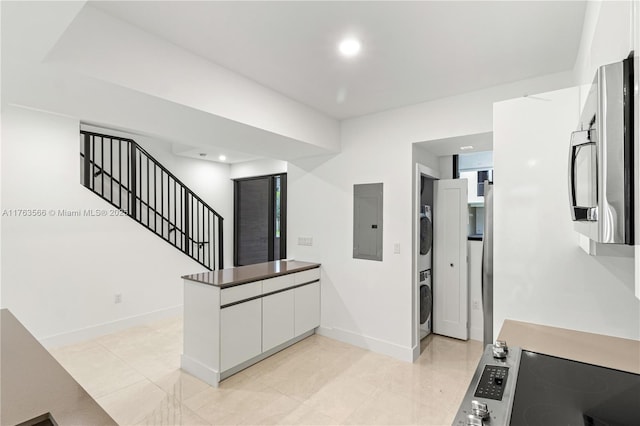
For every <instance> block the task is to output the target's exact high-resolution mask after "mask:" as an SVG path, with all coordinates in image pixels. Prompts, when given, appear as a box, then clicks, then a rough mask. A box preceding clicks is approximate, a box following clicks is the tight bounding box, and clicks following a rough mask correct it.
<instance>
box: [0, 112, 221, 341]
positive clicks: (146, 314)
mask: <svg viewBox="0 0 640 426" xmlns="http://www.w3.org/2000/svg"><path fill="white" fill-rule="evenodd" d="M78 129H79V123H78V120H76V119H72V118H67V117H62V116H58V115H53V114H47V113H42V112H36V111H31V110H26V109H21V108H16V107H4V108H3V111H2V208H3V209H45V210H46V211H49V210H54V211H57V210H58V209H67V210H76V209H81V210H83V209H109V208H110V205H109V204H108V203H106V202H105V201H103V200H101V199H99V198H98V197H97V196H96V195H95V194H93V193H91V192H90V191H89V190H87V189H86V188H84V187H83V186H82V185H81V184H80V169H79V166H80V161H79V147H80V145H79V140H80V138H79V134H78ZM136 139H138V140H139V141H140V142H141V144H142V145H143V146H144V147H145V149H148V150H149V151H150V153H152V154H153V155H154V156H156V157H157V158H158V159H159V160H160V161H162V162H163V163H165V165H166V166H167V167H168V168H169V169H170V170H171V171H173V172H174V173H175V174H176V175H177V176H178V177H179V178H180V179H182V180H183V181H184V182H185V184H187V185H190V186H191V187H192V189H194V191H195V192H196V193H199V194H200V195H201V196H202V198H203V199H204V200H205V201H207V202H208V203H209V204H210V205H212V206H213V207H214V208H216V209H218V210H219V212H220V213H221V214H222V215H223V216H224V217H225V218H228V219H230V211H231V188H232V186H231V181H230V180H229V172H228V166H227V165H220V164H216V163H212V162H205V161H198V160H191V159H185V158H179V157H174V156H172V155H171V154H169V145H168V144H166V143H157V144H155V143H152V142H151V141H150V140H148V139H146V138H141V137H136ZM225 222H228V223H226V224H225V225H226V227H227V228H226V229H225V230H226V231H227V232H225V235H226V238H230V237H231V232H230V231H229V229H230V228H228V226H229V225H230V224H231V222H232V220H227V221H225ZM228 247H230V246H229V244H228V243H227V245H226V249H227V250H228ZM2 255H3V257H2V265H1V266H2V284H3V285H2V306H3V307H6V308H9V309H10V310H12V311H13V312H14V314H15V315H16V316H17V317H18V318H19V319H20V320H21V321H22V322H23V323H24V324H25V326H26V327H27V328H28V329H29V330H30V331H31V332H32V333H33V334H34V335H35V336H36V337H37V338H39V339H44V340H45V342H47V343H49V344H53V345H55V344H62V343H66V342H70V341H73V340H76V339H83V338H88V337H91V336H93V335H95V334H97V333H102V332H108V331H111V330H114V329H117V328H119V327H124V326H130V325H131V324H134V323H136V322H139V321H143V320H146V319H153V318H157V317H158V316H163V315H171V314H177V313H179V312H180V311H181V304H182V280H181V279H180V276H181V275H184V274H189V273H194V272H200V271H202V270H203V267H202V266H200V265H199V264H198V263H196V262H194V261H192V260H191V259H189V258H188V257H187V256H185V255H183V254H182V253H180V252H179V251H178V250H176V249H175V248H174V247H172V246H170V245H169V244H168V243H166V242H164V241H162V240H161V239H160V238H158V237H157V236H155V235H153V234H152V233H151V232H149V231H147V230H145V229H144V228H142V227H141V226H140V225H139V224H137V223H135V222H134V221H133V220H131V219H130V218H128V217H126V216H125V217H57V216H53V215H51V214H48V215H47V216H46V217H40V218H34V217H4V218H3V221H2ZM226 257H227V259H230V251H226ZM116 293H121V294H122V303H120V304H114V295H115V294H116Z"/></svg>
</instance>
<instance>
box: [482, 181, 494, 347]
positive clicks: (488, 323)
mask: <svg viewBox="0 0 640 426" xmlns="http://www.w3.org/2000/svg"><path fill="white" fill-rule="evenodd" d="M482 313H483V316H484V322H483V330H484V339H483V340H484V345H485V346H486V345H487V344H489V343H493V182H490V181H488V180H486V181H485V182H484V233H483V236H482Z"/></svg>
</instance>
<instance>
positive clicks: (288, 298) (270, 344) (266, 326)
mask: <svg viewBox="0 0 640 426" xmlns="http://www.w3.org/2000/svg"><path fill="white" fill-rule="evenodd" d="M293 293H294V290H287V291H283V292H281V293H276V294H272V295H271V296H266V297H263V298H262V351H263V352H266V351H268V350H269V349H272V348H275V347H276V346H278V345H280V344H282V343H284V342H286V341H287V340H290V339H293V337H294V336H295V334H294V330H293V315H294V313H293V304H294V294H293Z"/></svg>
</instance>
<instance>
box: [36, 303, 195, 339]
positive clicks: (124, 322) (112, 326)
mask: <svg viewBox="0 0 640 426" xmlns="http://www.w3.org/2000/svg"><path fill="white" fill-rule="evenodd" d="M179 315H182V305H178V306H173V307H171V308H166V309H160V310H157V311H152V312H147V313H145V314H141V315H134V316H131V317H127V318H122V319H119V320H116V321H110V322H105V323H102V324H97V325H93V326H90V327H85V328H81V329H78V330H74V331H69V332H66V333H60V334H55V335H53V336H48V337H44V338H42V339H38V340H39V342H40V343H41V344H42V346H44V347H45V348H47V349H51V348H56V347H60V346H66V345H72V344H74V343H78V342H82V341H85V340H90V339H93V338H96V337H99V336H103V335H105V334H109V333H114V332H116V331H120V330H124V329H126V328H129V327H134V326H137V325H143V324H148V323H151V322H154V321H159V320H162V319H165V318H171V317H176V316H179Z"/></svg>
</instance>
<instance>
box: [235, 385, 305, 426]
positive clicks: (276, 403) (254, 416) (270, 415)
mask: <svg viewBox="0 0 640 426" xmlns="http://www.w3.org/2000/svg"><path fill="white" fill-rule="evenodd" d="M271 395H272V396H273V397H274V398H273V399H271V400H269V401H265V402H264V403H260V402H258V403H257V404H256V406H255V407H254V408H252V409H249V410H246V411H245V412H243V413H242V418H241V419H240V421H239V422H238V424H240V425H278V424H282V422H283V420H284V419H285V418H286V417H287V416H289V415H290V414H291V413H293V412H294V411H295V410H296V409H297V408H298V407H299V405H300V403H299V401H297V400H295V399H293V398H290V397H288V396H286V395H277V394H275V393H274V394H271Z"/></svg>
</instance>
